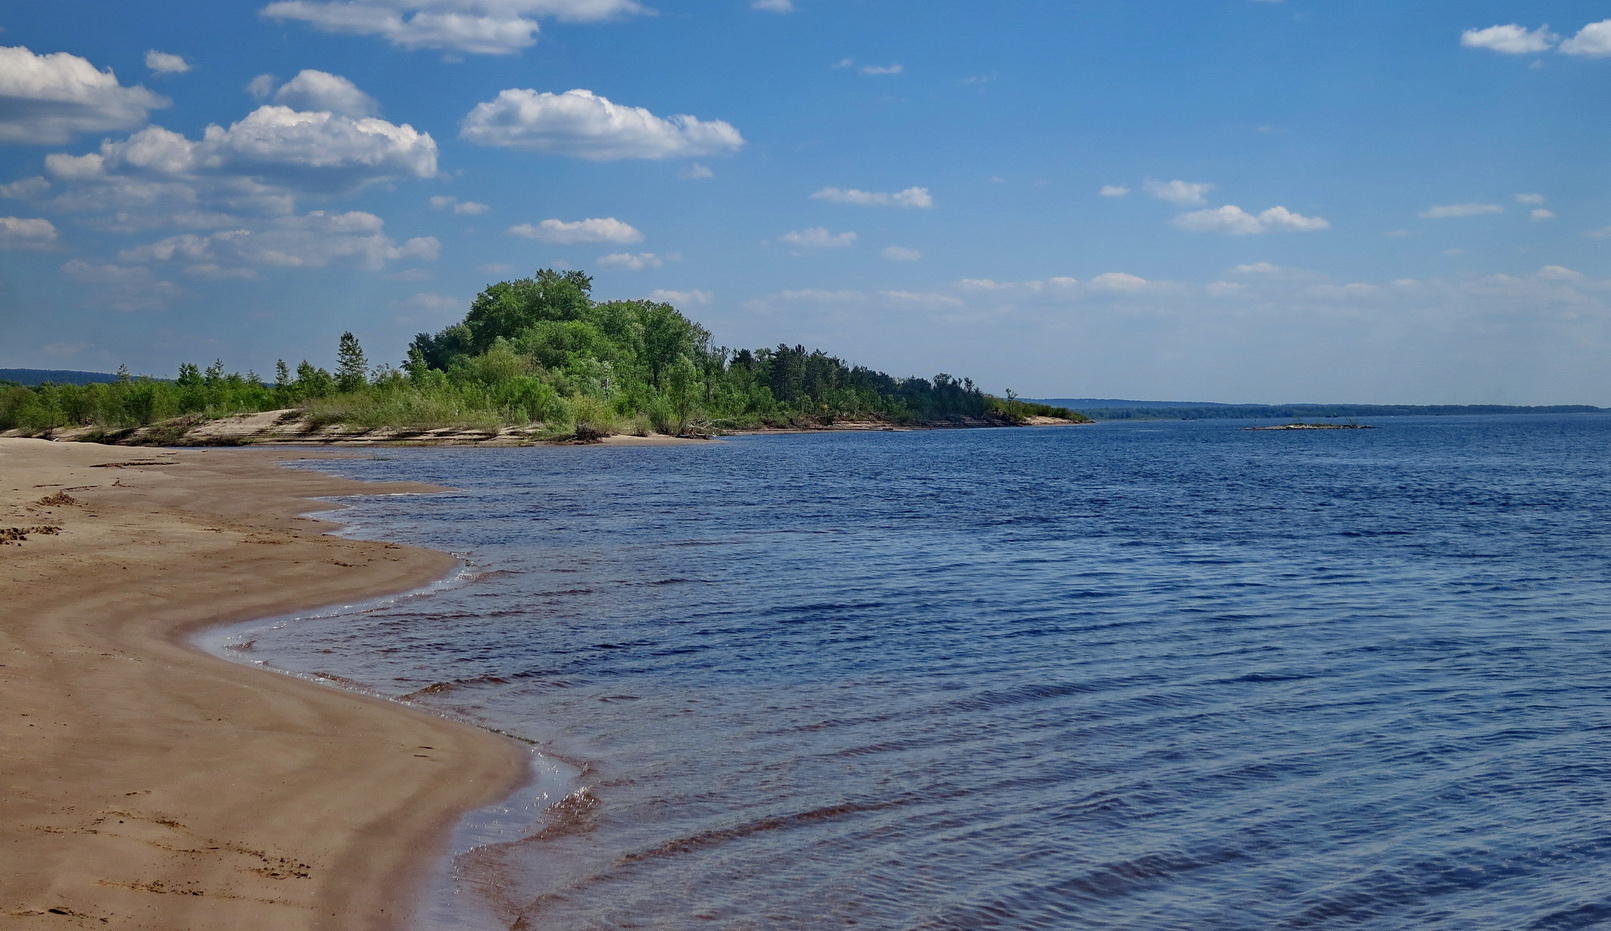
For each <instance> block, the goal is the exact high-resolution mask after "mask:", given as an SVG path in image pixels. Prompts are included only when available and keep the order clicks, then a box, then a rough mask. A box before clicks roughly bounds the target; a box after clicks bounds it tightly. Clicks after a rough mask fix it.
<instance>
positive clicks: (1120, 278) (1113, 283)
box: [1091, 272, 1152, 291]
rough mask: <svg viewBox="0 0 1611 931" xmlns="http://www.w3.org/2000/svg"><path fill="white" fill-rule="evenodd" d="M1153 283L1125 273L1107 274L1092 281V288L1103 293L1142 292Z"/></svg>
mask: <svg viewBox="0 0 1611 931" xmlns="http://www.w3.org/2000/svg"><path fill="white" fill-rule="evenodd" d="M1151 283H1152V282H1150V281H1148V280H1147V279H1145V278H1141V277H1138V276H1136V275H1129V274H1125V273H1124V272H1107V273H1106V274H1102V275H1097V276H1096V277H1095V278H1092V279H1091V287H1093V288H1096V289H1098V290H1101V291H1140V290H1141V289H1143V288H1145V287H1146V286H1147V285H1149V284H1151Z"/></svg>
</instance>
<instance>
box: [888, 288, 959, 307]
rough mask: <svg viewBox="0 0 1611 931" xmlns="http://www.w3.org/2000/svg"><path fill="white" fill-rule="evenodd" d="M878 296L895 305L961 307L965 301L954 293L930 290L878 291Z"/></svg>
mask: <svg viewBox="0 0 1611 931" xmlns="http://www.w3.org/2000/svg"><path fill="white" fill-rule="evenodd" d="M878 296H879V297H882V298H883V299H885V300H886V301H889V302H890V303H891V304H895V305H908V306H910V305H917V306H922V307H961V306H962V305H963V304H965V303H966V301H964V300H962V298H960V297H957V296H956V295H954V294H936V293H934V292H932V291H880V292H878Z"/></svg>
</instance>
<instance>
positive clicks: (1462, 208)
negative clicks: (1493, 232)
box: [1421, 204, 1505, 220]
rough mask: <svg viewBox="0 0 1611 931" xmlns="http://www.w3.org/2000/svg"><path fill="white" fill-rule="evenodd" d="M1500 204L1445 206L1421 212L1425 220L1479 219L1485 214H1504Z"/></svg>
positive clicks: (1429, 208)
mask: <svg viewBox="0 0 1611 931" xmlns="http://www.w3.org/2000/svg"><path fill="white" fill-rule="evenodd" d="M1504 212H1505V208H1504V207H1501V206H1500V205H1498V204H1444V205H1442V206H1440V207H1428V208H1427V209H1425V210H1423V211H1421V219H1423V220H1447V219H1449V218H1450V217H1477V216H1482V215H1483V214H1485V213H1504Z"/></svg>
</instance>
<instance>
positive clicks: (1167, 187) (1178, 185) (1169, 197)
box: [1143, 178, 1214, 204]
mask: <svg viewBox="0 0 1611 931" xmlns="http://www.w3.org/2000/svg"><path fill="white" fill-rule="evenodd" d="M1143 187H1145V188H1146V190H1147V193H1148V194H1151V195H1152V196H1153V197H1156V198H1158V199H1159V200H1166V201H1169V202H1170V203H1171V204H1206V203H1208V197H1207V194H1208V192H1209V191H1212V190H1213V189H1214V185H1212V184H1203V183H1201V182H1194V181H1154V180H1152V179H1150V178H1149V179H1148V180H1147V182H1146V184H1144V185H1143Z"/></svg>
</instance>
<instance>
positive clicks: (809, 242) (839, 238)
mask: <svg viewBox="0 0 1611 931" xmlns="http://www.w3.org/2000/svg"><path fill="white" fill-rule="evenodd" d="M778 242H786V243H788V244H790V245H792V246H801V247H803V248H807V249H844V248H848V247H850V246H853V245H855V244H856V234H855V233H850V232H846V233H830V232H828V230H827V228H826V227H822V226H813V227H811V228H810V229H803V230H794V231H793V232H789V233H784V234H783V235H782V236H779V237H778Z"/></svg>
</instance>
